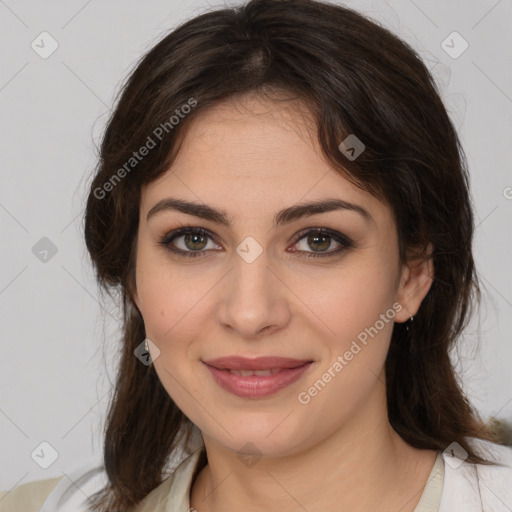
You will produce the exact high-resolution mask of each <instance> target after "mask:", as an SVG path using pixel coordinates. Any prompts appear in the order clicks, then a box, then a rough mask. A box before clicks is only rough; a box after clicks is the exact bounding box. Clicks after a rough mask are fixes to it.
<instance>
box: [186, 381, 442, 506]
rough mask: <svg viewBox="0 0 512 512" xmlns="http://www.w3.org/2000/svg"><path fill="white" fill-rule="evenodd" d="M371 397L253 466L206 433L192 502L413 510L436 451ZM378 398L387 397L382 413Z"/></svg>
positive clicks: (193, 487) (214, 504)
mask: <svg viewBox="0 0 512 512" xmlns="http://www.w3.org/2000/svg"><path fill="white" fill-rule="evenodd" d="M384 392H385V387H384ZM372 400H375V401H376V402H375V403H373V404H370V403H369V404H367V406H366V407H365V408H364V409H363V410H361V411H359V413H358V414H356V415H354V417H353V418H352V419H351V421H350V422H348V423H347V424H346V425H344V426H343V428H340V429H338V430H336V431H334V432H333V433H332V435H330V436H329V437H327V438H325V439H322V440H321V442H318V443H316V444H314V445H311V446H309V447H308V448H306V449H299V450H297V449H296V450H295V452H294V453H293V454H292V455H289V456H286V457H271V456H263V457H261V459H259V460H258V461H257V463H256V464H254V465H248V466H245V465H244V464H241V462H240V460H239V459H238V457H237V454H236V453H235V452H233V451H232V450H229V449H227V448H226V447H224V446H223V445H221V444H219V443H217V442H216V441H215V440H214V439H212V438H210V437H208V436H205V435H204V434H203V439H204V442H205V447H206V452H207V455H208V464H207V465H206V466H205V467H204V468H203V469H202V470H201V471H200V472H199V474H198V476H197V478H196V480H195V482H194V483H193V486H192V491H191V496H190V498H191V506H192V507H193V509H196V510H197V511H199V512H217V511H223V512H227V511H235V510H244V511H247V512H253V511H254V512H256V511H261V510H266V511H269V512H273V511H276V512H277V511H280V512H282V511H292V510H300V509H303V510H307V511H308V512H316V511H325V510H350V511H351V512H363V511H367V510H400V512H412V511H414V508H415V506H416V504H417V503H418V501H419V499H420V496H421V493H422V491H423V488H424V486H425V484H426V482H427V478H428V475H429V474H430V471H431V469H432V466H433V464H434V461H435V457H436V452H435V451H432V450H418V449H416V448H413V447H412V446H410V445H408V444H407V443H405V441H403V439H402V438H401V437H400V436H399V435H398V434H397V433H396V432H395V431H394V429H393V428H392V427H391V425H390V424H389V422H388V417H387V409H386V407H385V400H384V401H383V400H382V396H374V397H373V398H371V399H370V401H372ZM376 403H377V404H378V403H381V404H382V403H384V408H383V410H382V409H381V410H380V414H379V415H378V416H377V417H376V416H375V411H376V410H378V406H377V409H376ZM363 426H364V427H363Z"/></svg>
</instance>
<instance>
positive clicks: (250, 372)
mask: <svg viewBox="0 0 512 512" xmlns="http://www.w3.org/2000/svg"><path fill="white" fill-rule="evenodd" d="M279 371H281V368H270V369H268V370H228V372H229V373H232V374H233V375H240V376H242V377H250V376H251V375H257V376H260V377H269V376H270V375H274V374H276V373H277V372H279Z"/></svg>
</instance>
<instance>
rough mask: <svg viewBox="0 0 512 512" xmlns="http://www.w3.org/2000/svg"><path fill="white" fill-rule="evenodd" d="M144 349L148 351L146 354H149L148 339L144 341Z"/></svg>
mask: <svg viewBox="0 0 512 512" xmlns="http://www.w3.org/2000/svg"><path fill="white" fill-rule="evenodd" d="M144 349H145V350H146V352H149V345H148V339H147V338H146V339H145V340H144Z"/></svg>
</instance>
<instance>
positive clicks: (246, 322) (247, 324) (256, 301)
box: [218, 241, 288, 337]
mask: <svg viewBox="0 0 512 512" xmlns="http://www.w3.org/2000/svg"><path fill="white" fill-rule="evenodd" d="M244 249H245V252H244ZM254 251H255V247H254V246H253V247H251V242H250V241H247V242H242V243H241V244H240V245H239V247H238V248H237V254H235V255H234V257H233V269H232V271H231V272H229V275H228V276H226V277H227V283H226V292H225V294H224V296H223V300H222V303H221V304H220V307H219V311H218V320H219V322H220V323H221V324H222V325H223V326H224V327H228V328H231V329H234V330H235V331H237V332H238V334H239V335H241V336H245V337H251V336H255V335H257V334H258V333H260V332H262V331H263V330H265V332H267V331H268V330H270V329H272V330H275V329H276V328H278V327H283V326H284V325H286V323H287V322H288V307H287V304H286V294H285V293H283V290H282V285H280V284H279V283H278V282H277V281H278V280H277V279H276V277H275V275H274V272H272V271H271V270H270V268H269V267H270V265H271V262H270V261H269V258H268V254H267V253H266V252H265V251H263V250H262V251H259V254H257V255H256V253H255V252H254ZM251 252H252V253H251ZM247 255H250V257H247Z"/></svg>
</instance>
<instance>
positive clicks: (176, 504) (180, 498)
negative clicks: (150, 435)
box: [136, 448, 444, 512]
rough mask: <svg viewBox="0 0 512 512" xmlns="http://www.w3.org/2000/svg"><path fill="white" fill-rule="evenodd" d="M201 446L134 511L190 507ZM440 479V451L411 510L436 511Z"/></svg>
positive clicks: (172, 510)
mask: <svg viewBox="0 0 512 512" xmlns="http://www.w3.org/2000/svg"><path fill="white" fill-rule="evenodd" d="M202 450H203V448H199V449H198V450H196V451H195V452H194V453H193V454H192V455H190V456H189V457H188V458H187V459H185V460H184V461H183V462H182V463H181V465H180V466H178V468H177V469H176V471H175V472H174V473H173V475H172V476H171V477H169V478H168V479H167V480H165V481H164V482H163V483H162V484H161V485H160V486H159V487H157V488H156V489H153V491H152V492H151V493H150V494H148V495H147V496H146V498H145V499H144V500H143V501H142V502H141V503H140V504H139V508H137V509H136V512H153V511H154V510H160V511H162V512H187V511H189V510H190V501H189V496H190V487H191V484H192V481H193V477H194V473H197V472H198V471H199V469H201V468H202V467H203V465H204V464H203V463H202V462H203V461H204V459H202V458H200V457H201V452H202ZM443 480H444V460H443V457H442V454H441V452H439V453H438V454H437V457H436V460H435V462H434V465H433V467H432V470H431V472H430V475H429V477H428V479H427V483H426V485H425V488H424V490H423V493H422V495H421V497H420V500H419V502H418V504H417V505H416V508H415V509H414V512H438V511H439V505H440V503H441V496H442V492H443Z"/></svg>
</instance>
